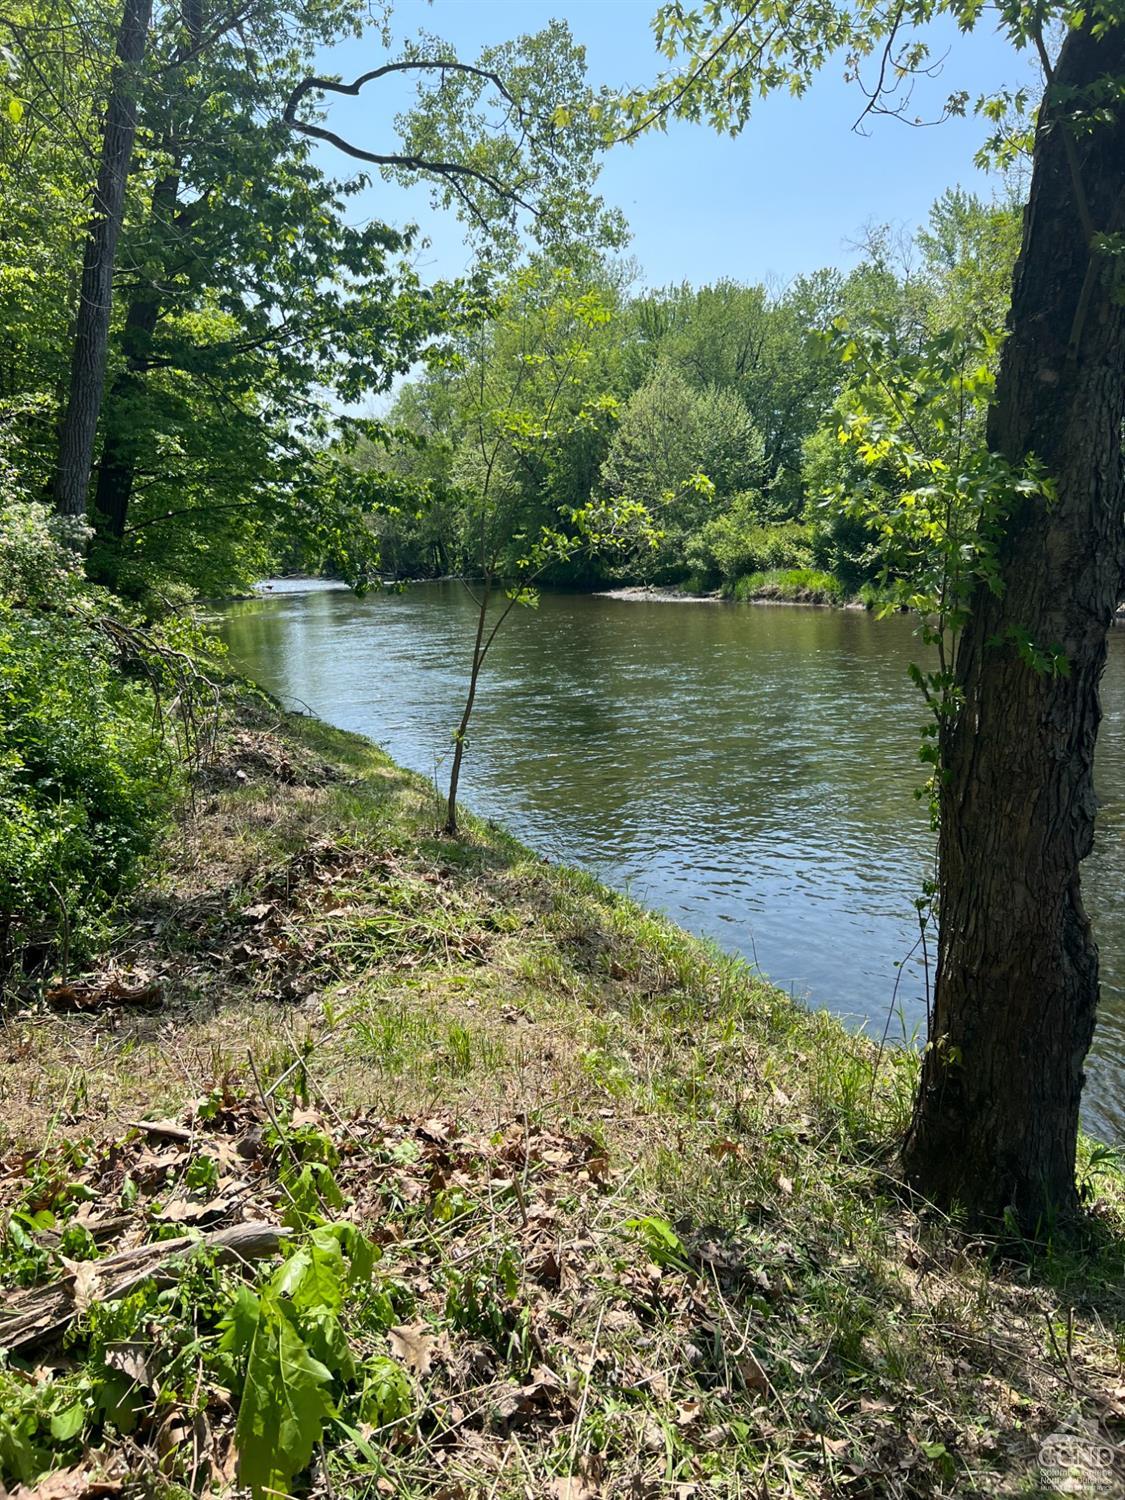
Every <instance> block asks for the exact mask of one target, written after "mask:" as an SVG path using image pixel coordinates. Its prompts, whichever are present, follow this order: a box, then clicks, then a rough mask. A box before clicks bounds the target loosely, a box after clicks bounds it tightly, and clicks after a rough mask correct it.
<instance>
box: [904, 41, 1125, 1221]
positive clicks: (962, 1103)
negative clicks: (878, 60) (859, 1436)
mask: <svg viewBox="0 0 1125 1500" xmlns="http://www.w3.org/2000/svg"><path fill="white" fill-rule="evenodd" d="M1121 74H1125V27H1117V28H1115V29H1113V30H1111V31H1109V32H1107V33H1106V34H1105V35H1104V36H1102V37H1100V38H1095V37H1093V36H1091V35H1090V34H1089V32H1088V30H1081V31H1076V32H1072V33H1071V34H1070V35H1069V36H1068V38H1067V40H1066V42H1065V44H1064V46H1063V49H1062V52H1061V54H1060V56H1059V60H1058V63H1057V66H1056V68H1055V70H1054V86H1053V87H1052V88H1050V89H1049V90H1048V96H1047V99H1046V101H1045V103H1044V106H1043V110H1042V112H1041V114H1040V121H1039V129H1038V133H1037V139H1036V146H1035V156H1034V165H1033V172H1032V183H1031V194H1030V199H1029V202H1028V206H1027V210H1026V214H1025V220H1024V234H1023V246H1022V249H1021V252H1020V258H1019V262H1018V264H1017V267H1016V273H1015V281H1014V289H1013V301H1012V310H1011V315H1010V319H1009V329H1010V334H1009V338H1008V341H1007V343H1006V345H1005V347H1004V352H1003V357H1002V362H1001V369H1000V375H999V380H998V383H997V389H996V399H995V404H994V406H993V409H992V412H991V414H990V420H989V432H988V438H989V446H990V447H991V448H992V449H993V451H997V452H1000V453H1002V454H1004V455H1005V456H1006V457H1007V458H1008V459H1009V460H1011V461H1012V462H1015V463H1018V462H1020V461H1021V460H1023V459H1024V458H1026V457H1027V456H1028V455H1029V454H1032V453H1034V454H1035V455H1036V456H1037V457H1038V458H1039V459H1040V460H1041V461H1042V462H1043V464H1045V466H1046V468H1047V471H1048V472H1049V473H1050V474H1051V475H1052V477H1053V479H1054V481H1055V484H1056V487H1057V498H1056V499H1055V500H1054V502H1052V503H1049V504H1048V503H1045V502H1044V501H1042V500H1039V499H1036V500H1032V501H1024V502H1022V504H1020V505H1018V506H1017V507H1016V511H1015V514H1014V515H1013V516H1012V517H1011V520H1010V524H1009V525H1008V528H1007V530H1006V534H1005V537H1004V540H1003V542H1002V544H1001V547H1000V558H999V562H1000V571H1001V577H1002V580H1003V592H1002V593H1001V594H1000V595H999V597H997V596H996V595H994V594H992V593H990V592H988V591H987V590H986V589H984V588H980V589H978V591H977V596H976V598H975V600H974V603H973V611H972V615H971V618H970V620H969V623H968V625H967V626H966V629H965V632H964V635H963V638H962V640H961V643H960V649H959V654H958V660H957V668H956V675H957V682H958V686H959V689H960V691H961V693H962V694H963V698H962V701H961V706H960V707H959V710H958V712H957V715H956V718H955V719H954V720H953V722H952V723H951V724H950V725H949V726H948V730H947V732H946V733H945V735H944V736H943V762H944V770H945V780H944V783H943V787H942V792H941V832H940V835H939V854H940V882H939V945H938V972H937V987H936V995H935V1008H934V1017H933V1024H932V1030H931V1036H930V1046H929V1048H928V1050H927V1052H926V1055H925V1059H924V1062H923V1068H922V1079H921V1087H920V1092H919V1095H918V1099H917V1101H916V1104H915V1112H914V1119H913V1122H912V1125H911V1128H910V1131H909V1134H908V1136H907V1140H906V1143H905V1148H904V1159H905V1166H906V1170H907V1173H908V1176H909V1177H910V1179H911V1180H912V1181H913V1182H914V1184H915V1185H916V1186H917V1187H918V1188H919V1189H920V1191H922V1192H923V1193H924V1194H925V1195H926V1196H927V1197H929V1198H931V1199H933V1200H935V1201H936V1202H938V1203H939V1204H941V1205H942V1206H943V1207H951V1206H960V1207H962V1208H963V1209H965V1210H966V1211H967V1212H968V1213H969V1214H970V1216H972V1217H974V1218H976V1219H981V1220H987V1219H998V1218H1000V1217H1002V1216H1003V1215H1005V1213H1006V1212H1007V1211H1009V1210H1010V1211H1012V1212H1013V1213H1014V1214H1015V1217H1016V1219H1017V1221H1018V1222H1019V1224H1020V1225H1021V1226H1022V1227H1023V1228H1024V1229H1025V1230H1026V1231H1028V1232H1035V1231H1036V1230H1037V1229H1043V1228H1045V1227H1046V1226H1047V1225H1048V1224H1049V1223H1050V1222H1051V1221H1052V1219H1053V1218H1054V1217H1055V1216H1057V1215H1059V1214H1066V1213H1068V1212H1070V1211H1072V1210H1073V1209H1074V1208H1075V1207H1076V1203H1077V1195H1076V1190H1075V1182H1074V1164H1075V1147H1076V1139H1077V1131H1078V1109H1079V1101H1080V1097H1081V1093H1082V1085H1083V1082H1084V1074H1083V1064H1084V1060H1085V1057H1086V1053H1087V1051H1088V1049H1089V1046H1090V1041H1091V1038H1092V1036H1093V1031H1094V1017H1095V1012H1096V1008H1097V998H1098V954H1097V947H1096V945H1095V943H1094V940H1093V936H1092V934H1091V930H1090V923H1089V920H1088V918H1087V915H1086V912H1085V909H1084V907H1083V904H1082V898H1081V893H1080V889H1079V865H1080V862H1081V861H1082V860H1083V859H1084V858H1085V856H1086V855H1087V854H1088V853H1089V852H1090V848H1091V844H1092V842H1093V831H1094V809H1095V798H1094V786H1093V761H1094V742H1095V738H1096V735H1097V729H1098V722H1099V719H1100V716H1101V715H1100V707H1099V701H1098V683H1099V679H1100V677H1101V672H1102V667H1103V665H1104V663H1105V654H1106V637H1107V632H1108V629H1109V627H1110V625H1111V623H1112V619H1113V613H1114V609H1115V607H1116V605H1117V602H1118V598H1119V596H1120V589H1121V583H1122V576H1123V569H1125V479H1123V470H1122V423H1123V421H1125V303H1123V299H1122V291H1123V286H1122V283H1123V281H1125V277H1123V276H1122V273H1121V272H1120V271H1117V272H1116V273H1115V270H1114V266H1115V260H1114V257H1113V256H1111V255H1107V254H1100V253H1099V252H1098V251H1097V250H1096V249H1093V250H1092V249H1091V245H1090V243H1089V231H1090V230H1091V228H1092V229H1093V231H1095V232H1099V231H1100V232H1111V233H1112V232H1116V233H1120V231H1121V230H1122V229H1123V228H1125V108H1123V107H1122V106H1121V105H1120V103H1118V104H1117V105H1116V106H1115V107H1116V111H1117V113H1116V118H1111V119H1110V120H1109V121H1108V122H1103V123H1101V124H1099V125H1097V126H1095V127H1094V128H1093V129H1092V130H1091V131H1089V132H1087V133H1081V132H1075V133H1074V134H1072V135H1071V136H1070V137H1069V138H1068V137H1067V135H1066V134H1065V133H1064V132H1065V131H1066V129H1067V127H1066V126H1065V125H1063V124H1062V123H1060V122H1059V120H1058V108H1059V106H1058V103H1057V102H1056V101H1057V100H1058V99H1059V98H1060V96H1063V97H1065V95H1064V94H1063V91H1065V90H1078V91H1081V90H1084V89H1086V88H1088V87H1089V86H1090V85H1091V84H1096V83H1097V82H1098V81H1099V80H1102V79H1104V78H1106V77H1107V76H1108V77H1113V76H1115V75H1116V76H1120V75H1121ZM1081 102H1082V101H1081V96H1079V98H1078V105H1079V107H1081ZM1068 157H1069V160H1068ZM1076 176H1077V180H1078V182H1079V183H1080V187H1076ZM1083 197H1084V198H1085V200H1086V201H1085V205H1084V207H1083V206H1082V202H1081V200H1082V198H1083ZM1119 260H1120V258H1118V263H1119ZM1115 275H1116V285H1115V284H1114V282H1115ZM1021 640H1022V641H1024V642H1025V643H1026V642H1027V641H1028V640H1030V642H1031V643H1033V645H1034V646H1035V647H1038V648H1041V649H1043V650H1048V651H1053V650H1058V651H1061V652H1062V653H1063V655H1064V656H1065V661H1066V665H1065V668H1064V670H1063V671H1061V672H1058V673H1051V672H1046V671H1041V670H1037V669H1036V667H1035V666H1033V665H1029V664H1028V662H1027V661H1026V659H1025V657H1026V654H1027V653H1026V652H1025V653H1024V654H1022V655H1021V652H1020V651H1019V650H1017V643H1018V642H1020V641H1021Z"/></svg>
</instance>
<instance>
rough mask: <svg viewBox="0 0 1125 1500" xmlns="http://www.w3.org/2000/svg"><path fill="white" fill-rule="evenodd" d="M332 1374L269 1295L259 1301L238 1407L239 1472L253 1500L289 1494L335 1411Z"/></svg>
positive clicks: (274, 1298)
mask: <svg viewBox="0 0 1125 1500" xmlns="http://www.w3.org/2000/svg"><path fill="white" fill-rule="evenodd" d="M331 1380H332V1376H331V1373H330V1372H329V1371H328V1370H327V1369H325V1367H324V1365H322V1364H321V1363H320V1361H319V1360H317V1359H314V1358H313V1356H312V1355H311V1354H310V1353H309V1350H308V1349H307V1347H306V1346H305V1343H304V1340H303V1339H302V1338H301V1336H300V1334H299V1333H298V1332H297V1330H296V1329H295V1328H294V1327H293V1325H292V1323H290V1321H289V1319H288V1318H287V1317H286V1316H285V1315H284V1313H283V1312H282V1310H281V1308H280V1306H279V1304H278V1303H277V1301H276V1297H275V1295H274V1294H273V1293H270V1292H267V1293H266V1294H265V1295H264V1296H263V1297H262V1299H261V1304H260V1307H259V1313H258V1321H257V1326H256V1328H255V1330H254V1340H253V1343H252V1345H251V1347H250V1358H249V1360H248V1362H247V1366H246V1382H245V1384H244V1386H243V1389H242V1401H241V1403H240V1405H239V1408H238V1425H237V1426H236V1428H235V1446H236V1447H237V1449H238V1474H239V1480H240V1482H241V1483H242V1484H244V1485H247V1486H248V1487H249V1489H250V1491H251V1493H252V1494H253V1495H254V1497H255V1500H259V1497H262V1496H264V1495H266V1494H267V1493H268V1492H269V1491H271V1490H274V1491H280V1492H281V1493H282V1494H285V1493H287V1491H288V1489H289V1485H290V1482H291V1480H292V1479H294V1478H295V1476H296V1475H298V1474H300V1473H301V1471H302V1470H303V1469H305V1468H307V1466H308V1464H309V1460H310V1459H311V1458H312V1454H313V1449H314V1448H315V1446H316V1444H317V1442H318V1441H319V1440H320V1436H321V1433H322V1432H323V1431H324V1424H325V1422H326V1421H327V1420H328V1418H330V1417H331V1416H333V1414H334V1410H335V1408H334V1407H333V1405H332V1401H331V1399H330V1397H329V1395H328V1392H327V1390H326V1389H325V1387H326V1386H328V1385H329V1384H330V1383H331Z"/></svg>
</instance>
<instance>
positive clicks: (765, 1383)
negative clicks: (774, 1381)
mask: <svg viewBox="0 0 1125 1500" xmlns="http://www.w3.org/2000/svg"><path fill="white" fill-rule="evenodd" d="M737 1365H738V1373H739V1374H740V1375H741V1376H742V1381H743V1384H744V1385H745V1386H746V1389H747V1390H748V1391H760V1392H762V1393H763V1394H764V1393H765V1392H766V1391H768V1390H769V1388H770V1381H769V1376H768V1375H767V1374H766V1372H765V1370H763V1369H762V1367H761V1365H760V1364H759V1363H758V1360H757V1358H756V1356H755V1355H753V1354H752V1353H751V1352H750V1350H749V1349H747V1350H746V1351H745V1353H743V1354H740V1355H739V1357H738V1360H737Z"/></svg>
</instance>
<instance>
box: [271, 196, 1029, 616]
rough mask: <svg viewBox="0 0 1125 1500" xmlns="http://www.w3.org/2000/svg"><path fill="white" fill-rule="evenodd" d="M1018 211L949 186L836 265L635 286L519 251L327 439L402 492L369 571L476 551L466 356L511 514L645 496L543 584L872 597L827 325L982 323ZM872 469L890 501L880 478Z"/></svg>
mask: <svg viewBox="0 0 1125 1500" xmlns="http://www.w3.org/2000/svg"><path fill="white" fill-rule="evenodd" d="M1019 222H1020V219H1019V206H1018V203H1017V202H1016V200H1015V197H1014V195H1013V194H1012V193H1011V192H1008V193H1006V194H1003V195H1001V196H998V197H997V198H996V199H995V200H994V201H985V200H982V199H981V198H979V197H977V196H975V195H973V194H970V193H966V192H963V191H961V190H951V191H949V192H947V193H945V194H944V195H943V196H942V198H941V199H940V200H939V201H938V202H937V203H935V204H934V206H933V209H932V210H931V213H930V217H929V223H928V225H927V227H926V228H925V229H924V230H922V231H921V232H920V233H919V234H918V235H917V236H915V237H913V238H911V239H908V240H907V239H904V238H903V236H902V235H901V234H896V233H895V232H894V231H893V229H892V228H890V227H879V228H875V229H869V230H868V231H867V232H866V235H865V242H864V247H863V254H862V257H861V259H860V263H859V264H858V265H857V266H856V267H855V268H854V269H853V270H851V271H848V272H842V271H840V270H837V269H833V268H826V269H824V270H821V271H818V272H815V273H813V274H811V275H805V276H800V277H798V278H796V279H795V280H794V281H793V282H792V283H791V284H789V285H787V286H783V287H779V288H773V289H771V288H769V287H766V286H763V285H754V286H746V285H741V284H739V283H737V282H734V281H720V282H718V283H716V284H714V285H711V286H704V287H692V286H690V285H688V284H683V285H680V286H674V287H669V288H664V289H661V290H653V291H647V290H645V291H636V290H633V289H632V282H633V280H634V279H635V267H634V266H633V265H632V264H631V263H630V262H629V261H627V260H623V259H621V258H620V257H619V258H617V259H614V260H609V259H606V258H605V257H604V256H602V257H598V256H595V255H591V254H587V255H585V256H583V257H574V256H572V257H571V259H570V261H569V263H568V264H567V265H566V266H559V265H552V264H550V263H546V262H544V261H543V260H542V259H540V260H538V261H536V262H535V263H534V264H533V265H532V266H531V267H530V268H528V269H527V270H525V271H523V272H521V273H520V274H519V275H518V276H517V277H514V278H512V280H511V281H510V282H509V284H508V285H507V286H506V287H504V288H502V289H501V290H500V292H499V293H498V294H497V297H496V300H495V302H494V304H493V305H492V307H491V308H490V310H489V315H488V316H487V317H486V318H485V319H484V323H485V326H484V328H483V330H475V329H474V330H464V331H463V332H462V333H461V335H460V336H459V337H458V336H456V335H454V336H452V337H451V339H450V342H449V344H448V346H447V348H446V350H445V352H444V356H443V358H442V359H441V360H440V361H436V362H432V363H431V365H430V367H429V368H427V369H426V370H425V371H424V372H422V373H421V374H420V375H416V376H415V378H412V379H411V380H409V381H408V382H407V383H406V384H404V385H403V386H402V388H401V389H400V390H399V391H398V392H397V394H396V396H395V398H394V401H393V403H392V405H391V406H390V409H389V411H388V413H387V417H386V425H387V432H386V434H384V436H383V441H382V442H373V441H371V440H370V439H367V438H361V439H360V440H359V442H358V444H357V445H356V447H355V448H354V449H353V450H350V451H349V452H348V453H343V452H342V453H341V457H342V458H343V459H344V461H345V462H350V463H352V464H354V465H355V467H356V468H357V469H359V470H360V471H361V472H363V473H365V474H369V475H375V476H378V475H383V476H394V477H395V478H396V479H398V480H401V481H402V483H403V493H402V496H401V497H400V498H401V502H402V503H398V504H393V503H392V504H388V506H387V507H386V509H385V510H383V511H382V512H381V513H379V514H378V515H377V516H376V518H375V519H374V521H373V523H372V524H373V526H374V528H375V530H376V531H377V534H378V540H379V550H380V562H381V567H382V569H383V571H384V574H385V575H387V576H390V577H392V578H424V577H433V576H440V575H443V574H460V573H464V572H469V573H472V572H473V571H474V569H475V568H478V567H479V559H478V557H477V550H478V549H477V527H476V522H475V501H474V495H475V493H476V491H477V489H478V488H479V486H478V484H477V482H476V479H477V476H476V474H475V472H474V465H473V461H472V455H473V452H474V450H475V447H476V444H477V440H478V431H477V426H478V419H479V407H480V404H481V402H480V395H481V376H482V369H481V366H482V362H483V365H484V366H485V370H484V372H483V373H484V375H485V381H486V385H487V402H486V404H487V406H488V408H489V410H490V411H491V412H492V413H493V415H494V416H495V415H496V414H497V413H507V420H509V422H510V423H511V424H512V425H513V435H514V437H515V438H516V442H515V446H514V449H513V453H514V455H515V456H514V458H513V461H512V465H511V473H510V475H509V476H508V487H509V489H510V491H511V496H510V501H509V505H510V509H511V518H510V519H511V522H512V529H513V531H514V532H516V533H521V534H524V533H534V532H535V531H536V530H537V529H538V528H539V527H541V526H543V525H546V524H551V525H558V524H560V523H561V522H563V521H565V516H566V514H567V513H568V511H569V510H571V509H573V508H577V507H581V506H584V505H587V504H589V503H590V502H591V501H601V502H609V501H611V500H616V501H623V502H627V503H629V504H631V505H634V506H640V507H643V508H644V509H645V510H646V511H647V513H648V515H649V517H650V520H651V523H652V533H653V534H652V535H651V536H650V537H649V538H648V545H645V546H643V547H641V548H637V547H632V548H627V549H614V550H612V551H610V552H606V551H602V552H600V553H597V554H594V555H591V554H590V552H589V551H587V550H583V551H581V552H579V553H576V554H574V555H572V556H571V557H569V558H568V559H566V560H562V561H558V562H556V563H555V564H554V565H553V566H552V567H551V568H550V569H549V570H548V573H547V576H548V577H549V578H550V581H551V582H553V583H556V584H562V585H564V586H571V587H590V586H604V585H605V584H606V583H607V582H619V581H627V582H644V583H654V584H662V585H669V584H671V585H685V586H687V587H689V588H693V589H696V590H705V589H720V590H722V591H723V592H724V593H726V594H728V595H731V596H734V597H751V596H753V595H755V594H757V595H762V596H769V595H771V594H772V595H774V596H778V597H794V598H810V599H823V600H825V601H827V600H836V601H842V600H843V599H845V598H848V597H855V596H857V595H859V596H861V597H863V598H864V599H865V600H866V601H867V602H875V601H877V600H879V599H882V598H885V597H889V594H888V592H887V589H886V583H887V574H888V569H891V570H892V571H894V570H896V569H897V568H898V564H897V562H896V560H895V559H893V558H889V557H888V555H887V551H886V548H885V547H884V545H883V537H882V533H881V530H880V528H879V526H878V524H877V520H876V518H875V517H874V516H873V515H870V516H867V517H863V516H857V515H855V514H852V513H850V512H849V506H848V504H847V503H843V502H846V501H850V500H853V499H854V497H855V494H856V492H857V491H858V489H859V488H860V487H861V485H862V486H866V487H867V489H868V490H870V488H871V485H872V475H871V473H870V466H868V465H865V464H864V463H863V461H862V459H861V458H860V456H859V455H858V453H857V451H856V448H855V445H854V444H849V443H846V442H843V443H842V442H841V440H840V439H841V431H842V428H843V427H844V426H845V425H846V423H847V421H848V418H849V415H850V414H851V412H852V408H853V406H854V403H855V392H856V385H857V371H856V369H855V367H854V365H853V364H851V363H849V362H848V360H847V359H846V358H845V357H844V354H843V346H842V345H841V343H840V341H839V339H838V338H837V337H836V336H835V335H836V334H837V333H838V331H839V329H841V328H846V329H849V330H857V331H868V332H869V331H871V330H872V329H873V328H877V329H878V331H879V334H880V336H881V337H882V338H883V339H884V340H885V341H887V342H888V343H889V344H892V345H893V347H894V350H895V356H896V358H898V359H900V360H901V359H903V358H906V357H908V356H910V355H917V354H920V353H921V352H923V351H924V350H926V349H927V348H928V346H929V345H930V343H931V342H932V341H933V340H934V339H935V338H939V337H943V336H945V335H947V334H952V335H953V336H958V337H964V336H968V335H971V334H973V333H974V332H977V333H979V332H981V331H983V330H993V331H995V332H998V331H999V330H1000V329H1002V327H1003V323H1004V317H1005V314H1006V309H1007V300H1008V295H1009V288H1010V282H1011V270H1012V266H1013V265H1014V262H1015V256H1016V250H1017V248H1018V238H1019ZM582 297H586V298H587V299H588V301H589V303H590V305H596V306H597V308H598V310H599V314H600V316H599V318H598V320H597V323H596V326H592V327H589V328H588V329H587V331H586V335H585V337H584V340H583V348H582V351H581V358H580V359H579V358H574V357H573V351H571V354H572V357H571V359H570V362H569V364H568V366H567V368H566V371H565V374H564V375H563V377H562V380H561V384H560V385H559V388H558V389H557V390H556V389H553V388H552V389H551V390H549V391H548V390H547V389H545V388H544V380H543V378H542V377H543V372H544V371H552V372H553V374H554V376H557V375H558V370H557V365H558V358H557V356H558V350H559V348H560V347H561V343H560V341H565V339H566V337H567V336H568V335H569V333H570V332H571V331H572V329H571V328H570V326H569V323H568V320H567V318H566V316H565V313H564V309H565V308H567V307H570V308H572V309H573V308H574V307H575V306H577V305H579V302H580V299H581V298H582ZM532 367H534V369H535V371H536V374H537V376H538V388H537V386H536V379H535V378H534V377H533V376H532V374H531V369H532ZM517 411H520V412H522V413H523V420H522V431H520V432H517V431H516V430H515V429H517V428H519V427H520V422H519V421H518V420H517V418H516V413H517ZM978 416H982V413H978ZM547 427H550V428H552V429H553V430H552V432H551V434H550V438H549V441H548V439H547V434H546V430H545V429H546V428H547ZM564 428H565V430H564ZM533 450H534V451H533ZM880 477H881V479H882V503H883V507H884V508H887V507H889V505H890V503H891V494H892V492H894V491H895V489H896V485H895V480H894V477H893V476H891V475H889V474H887V473H884V474H882V475H881V476H880ZM898 488H899V489H901V486H899V487H898ZM408 496H409V503H408V500H407V497H408ZM837 502H841V503H837ZM294 560H296V559H294Z"/></svg>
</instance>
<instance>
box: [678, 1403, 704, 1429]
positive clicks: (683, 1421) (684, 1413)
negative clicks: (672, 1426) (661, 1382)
mask: <svg viewBox="0 0 1125 1500" xmlns="http://www.w3.org/2000/svg"><path fill="white" fill-rule="evenodd" d="M702 1415H703V1402H702V1401H677V1402H676V1426H677V1427H692V1426H694V1425H695V1423H696V1422H698V1421H699V1419H700V1417H701V1416H702Z"/></svg>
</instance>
